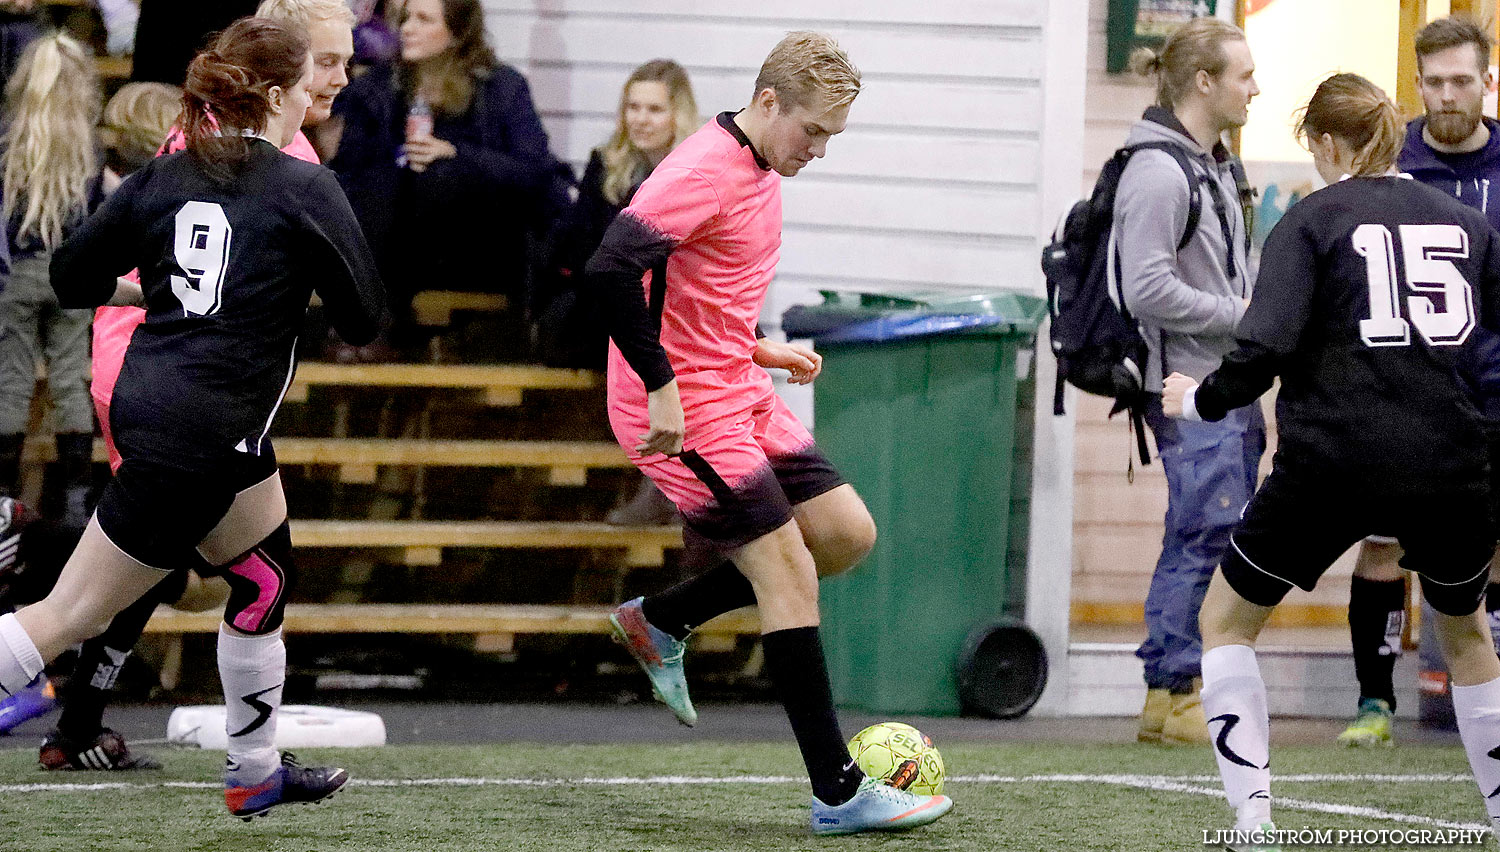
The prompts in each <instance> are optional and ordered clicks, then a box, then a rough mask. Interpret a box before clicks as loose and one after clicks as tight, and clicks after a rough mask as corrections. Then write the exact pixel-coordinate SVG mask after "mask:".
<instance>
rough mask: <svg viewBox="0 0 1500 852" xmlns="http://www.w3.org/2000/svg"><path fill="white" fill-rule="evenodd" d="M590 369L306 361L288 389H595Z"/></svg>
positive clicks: (592, 373)
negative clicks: (352, 387)
mask: <svg viewBox="0 0 1500 852" xmlns="http://www.w3.org/2000/svg"><path fill="white" fill-rule="evenodd" d="M598 384H599V374H598V373H596V372H594V371H592V370H567V369H562V368H559V367H533V366H525V365H516V364H483V365H481V364H330V363H327V362H323V361H307V362H304V363H303V364H302V365H301V366H299V367H298V368H297V377H296V378H295V379H293V380H292V387H294V388H295V387H298V386H302V387H307V386H309V385H374V386H379V387H412V388H501V387H509V388H520V389H523V390H588V389H590V388H593V387H597V386H598Z"/></svg>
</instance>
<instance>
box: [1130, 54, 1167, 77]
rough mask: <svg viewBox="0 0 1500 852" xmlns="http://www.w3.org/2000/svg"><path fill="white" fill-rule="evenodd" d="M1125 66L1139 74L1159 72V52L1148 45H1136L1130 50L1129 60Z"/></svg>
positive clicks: (1145, 74)
mask: <svg viewBox="0 0 1500 852" xmlns="http://www.w3.org/2000/svg"><path fill="white" fill-rule="evenodd" d="M1126 67H1128V68H1129V69H1130V70H1131V71H1133V72H1135V73H1136V74H1140V75H1141V76H1150V75H1154V74H1159V73H1161V54H1160V53H1157V52H1156V51H1155V50H1152V49H1151V48H1149V47H1138V48H1136V49H1135V50H1133V51H1131V53H1130V61H1129V63H1128V64H1127V66H1126Z"/></svg>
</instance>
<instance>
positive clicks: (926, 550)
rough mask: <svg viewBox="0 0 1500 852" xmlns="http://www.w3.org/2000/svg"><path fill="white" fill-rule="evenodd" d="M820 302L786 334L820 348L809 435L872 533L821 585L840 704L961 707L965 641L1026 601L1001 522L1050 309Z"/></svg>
mask: <svg viewBox="0 0 1500 852" xmlns="http://www.w3.org/2000/svg"><path fill="white" fill-rule="evenodd" d="M824 298H825V302H824V304H822V305H818V306H814V307H798V308H793V309H792V310H790V311H788V312H787V314H786V316H785V317H784V320H783V329H784V330H786V332H787V334H788V336H791V337H812V338H813V339H814V341H815V344H816V347H817V349H818V351H819V352H820V353H821V354H822V355H823V359H824V361H823V373H822V375H820V376H819V377H818V380H817V382H816V383H815V384H814V385H813V388H814V406H815V410H814V433H815V437H816V439H817V441H818V445H819V446H820V447H821V448H822V450H823V452H824V453H825V454H826V455H827V456H828V457H829V459H830V460H832V461H833V463H834V464H835V465H837V466H838V468H839V470H840V472H842V473H843V474H844V476H845V477H846V478H848V480H849V481H850V482H851V483H853V485H854V487H855V488H856V489H857V490H858V491H859V493H860V495H861V496H862V497H863V498H864V500H865V502H866V504H867V505H868V506H869V508H870V512H871V514H872V515H874V518H875V523H876V526H877V528H878V529H879V538H878V540H877V542H876V545H875V550H874V552H873V553H871V554H870V556H869V557H868V558H867V559H866V560H865V561H864V562H863V563H861V564H860V565H859V566H858V567H857V568H855V569H854V570H852V571H850V572H848V573H847V574H845V575H843V576H840V577H835V578H830V579H828V580H825V581H824V582H823V584H822V608H823V616H824V617H823V631H822V635H823V642H824V649H825V651H826V654H827V657H828V667H829V675H830V678H831V680H832V683H833V693H834V699H835V701H836V702H837V703H839V704H840V705H843V706H848V707H856V708H860V709H863V710H867V711H870V712H875V713H892V714H895V713H904V714H922V715H954V714H957V713H958V712H959V711H960V710H961V709H962V707H961V702H960V698H959V690H958V679H957V666H958V659H959V656H960V653H961V651H962V650H963V647H964V642H965V639H966V638H967V637H968V635H969V633H970V631H971V630H973V629H975V628H976V627H980V626H982V625H987V624H991V623H993V622H994V621H995V619H996V618H997V617H999V616H1002V615H1004V614H1007V613H1014V612H1015V611H1017V610H1018V609H1019V607H1020V605H1021V603H1022V601H1021V598H1022V597H1023V596H1024V591H1023V590H1024V585H1023V583H1024V576H1023V572H1024V567H1025V566H1024V555H1023V556H1022V558H1020V559H1014V561H1015V562H1017V563H1019V564H1009V563H1010V561H1012V559H1013V558H1014V554H1012V553H1009V551H1010V549H1011V544H1012V542H1011V537H1012V533H1013V532H1015V533H1017V534H1020V535H1024V532H1025V531H1024V530H1019V531H1013V530H1012V529H1011V528H1010V527H1011V517H1012V511H1011V509H1012V496H1013V495H1012V490H1013V488H1018V489H1020V490H1023V491H1026V490H1029V489H1027V487H1026V486H1025V484H1024V483H1015V482H1014V481H1013V480H1014V478H1015V477H1014V472H1015V471H1014V450H1015V446H1016V445H1015V441H1016V425H1017V424H1016V408H1017V394H1016V388H1017V368H1018V363H1017V362H1018V356H1019V353H1020V351H1021V350H1022V349H1023V348H1028V349H1029V348H1031V347H1032V346H1033V345H1034V340H1035V336H1036V329H1037V325H1038V323H1039V322H1040V320H1041V318H1042V316H1043V314H1044V312H1045V310H1046V306H1045V303H1044V302H1043V300H1042V299H1039V298H1035V297H1031V296H1025V295H1021V294H1017V293H990V294H975V295H972V296H962V297H956V296H954V295H953V294H951V293H946V294H942V296H941V297H940V298H932V297H929V296H925V295H912V296H907V297H890V296H875V295H869V294H840V293H832V292H825V293H824ZM1028 425H1029V424H1028ZM1022 496H1029V495H1022ZM1008 557H1012V559H1008Z"/></svg>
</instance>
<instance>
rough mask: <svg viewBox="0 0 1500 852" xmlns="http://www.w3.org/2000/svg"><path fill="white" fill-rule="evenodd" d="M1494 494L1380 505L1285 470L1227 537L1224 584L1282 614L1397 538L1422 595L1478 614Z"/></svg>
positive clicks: (1393, 499)
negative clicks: (1358, 557)
mask: <svg viewBox="0 0 1500 852" xmlns="http://www.w3.org/2000/svg"><path fill="white" fill-rule="evenodd" d="M1486 492H1487V489H1486V488H1485V486H1484V484H1483V483H1482V481H1481V482H1476V483H1475V485H1474V486H1473V487H1472V488H1468V489H1460V490H1454V491H1451V492H1445V493H1439V494H1425V495H1400V496H1392V495H1389V494H1387V495H1381V494H1378V493H1374V492H1372V491H1371V489H1370V488H1369V487H1368V485H1362V484H1360V483H1357V482H1353V481H1350V480H1348V479H1346V478H1343V477H1339V476H1336V475H1330V474H1329V473H1328V472H1326V471H1323V472H1316V473H1314V472H1313V471H1308V470H1300V469H1298V468H1297V467H1296V466H1294V465H1283V464H1281V463H1278V464H1277V465H1276V466H1275V467H1274V468H1272V470H1271V475H1270V476H1268V477H1266V481H1265V482H1264V483H1262V485H1261V487H1260V490H1259V491H1257V492H1255V496H1254V497H1253V498H1251V500H1250V503H1249V505H1247V506H1246V507H1245V512H1244V515H1243V516H1242V517H1241V519H1240V524H1239V526H1237V527H1236V528H1235V530H1234V532H1233V533H1232V534H1231V535H1230V548H1229V552H1228V554H1226V555H1225V557H1224V565H1223V568H1222V570H1223V572H1224V579H1225V580H1227V581H1228V582H1229V585H1230V586H1231V587H1232V588H1233V589H1234V590H1235V591H1236V592H1239V594H1240V596H1241V597H1243V598H1244V599H1245V600H1248V601H1250V602H1251V603H1253V604H1258V605H1260V606H1275V605H1276V604H1278V603H1280V602H1281V599H1282V598H1283V597H1285V596H1286V593H1287V592H1289V591H1291V588H1292V586H1296V587H1298V588H1300V589H1303V590H1305V591H1312V588H1313V586H1315V585H1316V584H1317V582H1318V578H1320V577H1322V576H1323V572H1325V571H1327V570H1328V568H1329V566H1331V565H1332V564H1333V563H1334V560H1336V559H1338V558H1339V556H1340V555H1341V554H1343V552H1344V551H1346V550H1348V549H1349V548H1350V547H1351V546H1353V545H1354V544H1355V543H1356V542H1358V541H1359V540H1360V539H1362V538H1364V537H1365V536H1367V535H1369V534H1371V533H1375V532H1379V533H1381V534H1382V535H1388V536H1391V537H1393V538H1395V539H1396V540H1397V541H1398V542H1399V543H1400V544H1401V547H1402V549H1403V550H1404V551H1405V554H1404V555H1403V556H1402V557H1401V567H1402V568H1405V569H1407V570H1408V571H1414V572H1416V573H1417V574H1418V575H1420V578H1421V582H1422V594H1423V595H1424V596H1425V597H1426V598H1427V602H1428V603H1430V604H1432V608H1433V609H1435V610H1437V611H1438V612H1441V613H1443V614H1444V615H1450V616H1462V615H1468V614H1470V613H1472V612H1474V611H1475V610H1476V609H1478V608H1479V605H1480V603H1481V602H1482V601H1483V599H1484V590H1485V586H1486V585H1487V584H1488V583H1489V576H1490V559H1491V558H1492V557H1493V556H1494V553H1495V526H1494V522H1493V520H1492V514H1491V506H1490V500H1489V497H1488V494H1487V493H1486Z"/></svg>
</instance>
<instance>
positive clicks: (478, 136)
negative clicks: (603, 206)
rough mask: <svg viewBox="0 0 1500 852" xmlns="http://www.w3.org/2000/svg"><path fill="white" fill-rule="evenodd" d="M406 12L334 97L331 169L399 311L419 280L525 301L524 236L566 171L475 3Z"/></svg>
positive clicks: (416, 3) (439, 3)
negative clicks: (367, 66) (377, 55)
mask: <svg viewBox="0 0 1500 852" xmlns="http://www.w3.org/2000/svg"><path fill="white" fill-rule="evenodd" d="M403 15H404V17H403V21H402V24H401V55H400V60H399V61H398V62H397V63H396V64H395V65H393V66H390V67H382V68H374V69H371V70H370V72H369V73H367V74H365V75H364V76H362V77H360V78H359V79H358V80H356V81H354V82H353V83H352V84H350V86H349V88H348V89H347V90H346V91H345V92H344V94H343V95H342V96H341V97H340V98H339V99H338V101H337V102H336V103H335V104H334V117H335V126H334V127H333V128H331V130H330V132H329V134H328V137H330V138H329V141H332V142H333V144H334V146H335V147H336V153H335V154H334V156H333V159H332V161H331V162H330V163H329V165H330V166H331V167H332V168H333V170H334V171H335V172H337V173H338V175H339V178H340V180H341V182H342V183H343V185H344V189H345V191H346V192H347V193H348V194H349V200H350V202H351V204H353V206H354V210H355V213H356V214H357V215H358V216H359V218H360V222H361V224H362V225H363V226H364V229H365V233H366V234H367V235H368V236H369V238H370V243H371V245H373V246H376V247H377V249H376V251H377V255H378V259H379V262H380V264H381V273H382V275H383V276H384V277H385V279H386V280H387V281H388V282H390V292H391V298H392V300H393V303H394V304H393V309H394V310H393V313H394V314H395V315H396V316H397V317H398V318H400V317H402V316H404V315H405V314H406V312H407V308H408V306H409V304H410V300H411V296H412V295H413V294H414V293H415V292H417V291H418V290H466V291H475V292H490V293H504V294H506V295H508V296H511V297H512V303H513V304H519V300H520V297H521V296H523V294H524V293H525V281H526V258H527V251H526V239H527V233H528V231H531V230H535V229H536V228H537V226H538V224H539V223H538V222H537V219H538V217H539V216H540V215H541V214H542V211H545V210H547V209H548V206H549V205H548V204H547V196H548V193H549V190H552V189H553V186H554V184H555V180H554V178H555V177H556V176H557V175H558V174H559V171H558V170H559V169H560V168H561V169H563V170H564V171H563V173H564V174H565V173H566V171H565V170H566V167H565V166H560V164H559V163H558V162H557V161H556V160H555V159H554V158H553V157H552V155H551V153H550V152H549V151H548V149H547V133H546V131H545V130H543V129H542V124H541V120H540V119H539V118H538V117H537V113H536V107H535V105H534V104H533V103H532V100H531V91H530V88H529V87H528V86H527V84H526V80H525V78H523V77H522V76H521V75H520V73H519V72H517V71H516V70H515V69H514V68H511V67H510V66H508V65H505V64H503V63H501V62H500V61H499V60H497V59H496V58H495V54H494V52H493V51H492V50H491V49H490V47H489V45H488V44H487V42H486V39H485V30H484V11H483V8H482V7H481V5H480V2H479V0H411V2H409V3H407V4H406V8H405V11H404V13H403ZM398 342H399V341H398Z"/></svg>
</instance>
